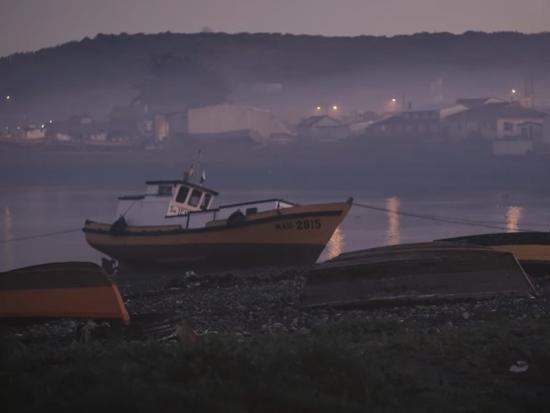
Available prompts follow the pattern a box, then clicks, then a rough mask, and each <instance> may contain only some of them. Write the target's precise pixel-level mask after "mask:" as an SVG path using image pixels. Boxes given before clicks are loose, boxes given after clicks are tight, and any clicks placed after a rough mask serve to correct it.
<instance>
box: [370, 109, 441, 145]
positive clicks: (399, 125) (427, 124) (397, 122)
mask: <svg viewBox="0 0 550 413" xmlns="http://www.w3.org/2000/svg"><path fill="white" fill-rule="evenodd" d="M440 133H441V122H440V118H439V111H437V110H410V111H405V112H398V113H396V114H393V115H390V116H388V117H386V118H384V119H382V120H379V121H377V122H374V123H373V124H372V125H371V126H370V127H369V128H368V129H367V131H366V135H367V136H370V137H388V138H407V137H418V138H421V139H430V138H434V137H438V136H439V135H440Z"/></svg>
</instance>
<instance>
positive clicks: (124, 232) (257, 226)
mask: <svg viewBox="0 0 550 413" xmlns="http://www.w3.org/2000/svg"><path fill="white" fill-rule="evenodd" d="M146 184H147V189H146V193H145V194H143V195H139V196H123V197H120V198H119V206H118V212H117V216H118V219H117V220H116V221H115V222H114V223H100V222H94V221H90V220H87V221H86V223H85V226H84V228H83V231H84V233H85V235H86V241H87V242H88V244H90V245H91V246H92V247H93V248H95V249H96V250H98V251H101V252H102V253H104V254H107V255H108V256H110V257H112V258H115V259H117V260H119V261H120V262H123V263H127V264H155V265H158V264H165V265H178V266H181V265H191V264H192V265H198V264H206V265H212V266H220V265H231V266H251V265H288V264H311V263H314V262H315V261H316V260H317V259H318V257H319V255H320V254H321V252H322V251H323V249H324V247H325V245H326V244H327V243H328V241H329V240H330V238H331V236H332V234H333V233H334V231H335V230H336V228H337V227H338V225H339V224H340V223H341V222H342V220H343V219H344V218H345V216H346V214H347V213H348V211H349V209H350V207H351V205H352V199H351V198H350V199H348V200H347V201H345V202H336V203H323V204H310V205H298V204H296V203H293V202H289V201H285V200H282V199H263V200H257V201H252V202H243V203H237V204H228V205H220V206H215V202H216V197H217V196H218V193H217V192H216V191H214V190H212V189H209V188H206V187H204V186H203V185H202V184H201V183H194V182H191V181H190V179H188V178H187V177H186V178H184V179H182V180H168V181H148V182H146Z"/></svg>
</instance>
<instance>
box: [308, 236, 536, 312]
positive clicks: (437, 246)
mask: <svg viewBox="0 0 550 413" xmlns="http://www.w3.org/2000/svg"><path fill="white" fill-rule="evenodd" d="M535 293H536V290H535V287H534V285H533V283H532V282H531V280H530V278H529V276H528V275H527V274H526V273H525V272H524V271H523V269H522V267H521V266H520V265H519V264H518V262H517V260H516V258H515V257H514V255H512V254H511V253H509V252H502V251H495V250H492V249H489V248H485V247H480V246H475V245H474V246H471V245H461V244H452V243H418V244H402V245H397V246H389V247H380V248H372V249H368V250H361V251H353V252H348V253H344V254H341V255H339V256H338V257H336V258H333V259H332V260H329V261H327V262H325V263H322V264H319V265H317V266H316V267H314V268H313V269H312V271H311V272H310V273H309V275H308V277H307V282H306V285H305V288H304V294H303V304H304V305H305V306H307V307H319V306H332V307H356V306H376V305H386V304H390V305H398V304H408V303H419V302H438V301H447V300H462V299H481V298H490V297H493V296H497V295H531V294H535Z"/></svg>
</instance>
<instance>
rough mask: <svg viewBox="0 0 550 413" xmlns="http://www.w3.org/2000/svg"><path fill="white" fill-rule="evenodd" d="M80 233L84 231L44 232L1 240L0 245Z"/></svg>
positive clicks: (79, 229)
mask: <svg viewBox="0 0 550 413" xmlns="http://www.w3.org/2000/svg"><path fill="white" fill-rule="evenodd" d="M80 231H82V228H78V229H67V230H64V231H54V232H44V233H42V234H34V235H28V236H25V237H17V238H8V239H1V240H0V244H8V243H10V242H16V241H27V240H32V239H37V238H46V237H53V236H56V235H63V234H70V233H72V232H80Z"/></svg>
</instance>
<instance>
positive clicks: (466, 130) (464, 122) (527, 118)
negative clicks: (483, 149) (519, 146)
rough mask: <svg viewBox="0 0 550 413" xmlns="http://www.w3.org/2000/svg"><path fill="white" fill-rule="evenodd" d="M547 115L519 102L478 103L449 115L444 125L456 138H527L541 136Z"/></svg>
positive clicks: (451, 135) (457, 139)
mask: <svg viewBox="0 0 550 413" xmlns="http://www.w3.org/2000/svg"><path fill="white" fill-rule="evenodd" d="M545 116H546V114H545V113H544V112H539V111H537V110H534V109H529V108H525V107H523V106H521V105H519V104H517V103H510V102H500V103H488V104H483V105H481V106H475V107H472V108H471V109H468V110H465V111H463V112H460V113H456V114H453V115H450V116H448V117H447V118H446V119H445V124H446V127H447V131H448V134H449V137H450V139H451V140H453V141H461V140H465V139H476V138H482V139H502V138H511V137H525V138H527V137H528V138H531V139H540V138H541V136H542V122H543V119H544V118H545Z"/></svg>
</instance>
